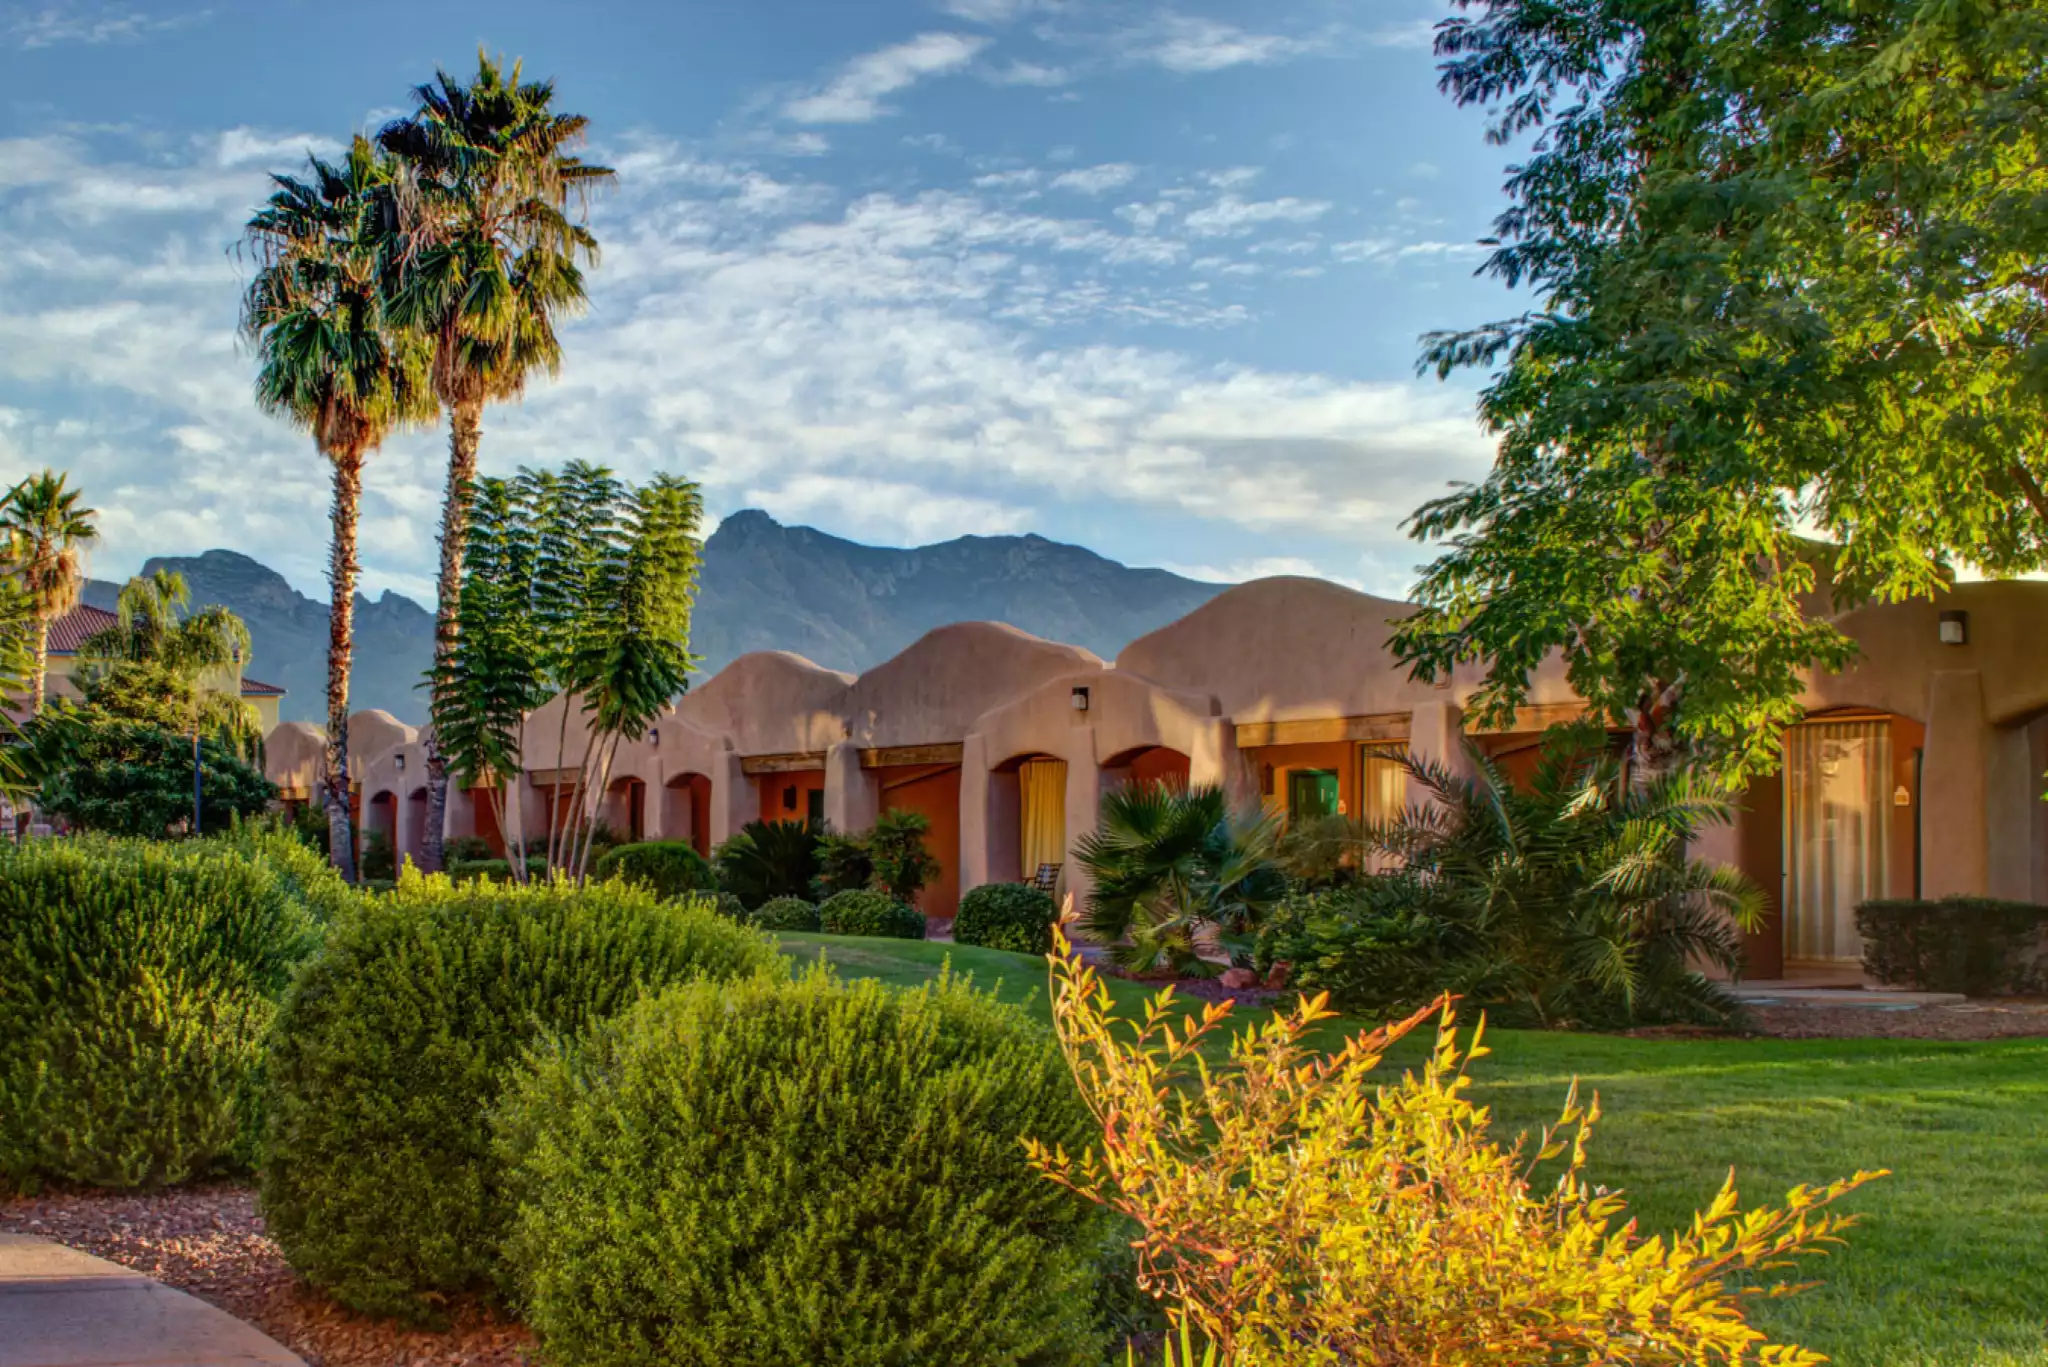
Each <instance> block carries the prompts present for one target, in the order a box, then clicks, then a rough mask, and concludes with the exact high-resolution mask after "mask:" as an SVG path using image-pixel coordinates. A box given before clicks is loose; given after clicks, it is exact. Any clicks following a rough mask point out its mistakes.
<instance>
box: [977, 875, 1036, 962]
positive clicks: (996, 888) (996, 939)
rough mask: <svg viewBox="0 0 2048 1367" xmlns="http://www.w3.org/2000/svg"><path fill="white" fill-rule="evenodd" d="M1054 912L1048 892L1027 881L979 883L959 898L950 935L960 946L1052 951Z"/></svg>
mask: <svg viewBox="0 0 2048 1367" xmlns="http://www.w3.org/2000/svg"><path fill="white" fill-rule="evenodd" d="M1057 915H1058V912H1057V910H1056V909H1055V908H1054V906H1053V902H1052V894H1051V893H1048V892H1046V891H1045V890H1044V889H1042V888H1038V887H1035V886H1033V885H1032V884H1030V883H983V884H982V885H981V886H980V887H978V888H972V889H969V891H968V893H967V895H966V896H965V897H962V898H961V899H960V914H959V915H958V916H956V917H954V918H953V938H954V939H955V940H956V941H958V942H959V943H961V944H963V945H981V946H982V947H984V948H986V949H1007V950H1009V951H1010V952H1011V953H1013V954H1037V955H1044V954H1050V953H1052V924H1053V920H1054V918H1055V917H1056V916H1057Z"/></svg>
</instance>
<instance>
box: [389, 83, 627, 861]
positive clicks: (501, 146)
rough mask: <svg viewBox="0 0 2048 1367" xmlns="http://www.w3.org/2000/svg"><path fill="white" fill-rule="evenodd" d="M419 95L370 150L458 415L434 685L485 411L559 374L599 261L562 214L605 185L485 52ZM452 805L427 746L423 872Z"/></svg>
mask: <svg viewBox="0 0 2048 1367" xmlns="http://www.w3.org/2000/svg"><path fill="white" fill-rule="evenodd" d="M415 94H416V96H417V98H418V101H419V105H418V108H417V109H416V110H414V112H413V113H412V114H410V115H408V116H407V117H405V118H402V119H398V120H395V121H394V122H392V123H390V124H387V125H386V126H385V127H384V129H383V131H382V132H380V133H379V134H378V135H377V140H378V142H379V144H380V145H382V146H383V148H384V149H385V150H386V151H388V152H390V153H391V154H392V155H393V156H395V157H397V158H398V159H399V161H400V162H401V164H402V167H403V177H402V185H401V189H402V194H401V205H402V207H403V210H404V222H403V225H402V226H403V231H404V237H405V249H404V251H403V253H402V254H401V255H400V256H399V258H398V259H397V260H396V262H395V267H396V269H395V273H394V276H393V279H392V281H391V284H390V288H389V296H390V307H391V310H392V314H393V317H394V318H395V319H397V320H398V321H399V322H400V323H402V324H403V325H404V326H406V327H409V328H412V329H414V330H416V331H418V332H419V333H421V334H422V335H424V336H425V337H427V338H429V339H430V340H431V342H432V344H433V348H434V362H433V379H434V391H435V393H436V394H437V395H438V396H439V397H440V400H441V403H442V405H443V406H444V407H446V408H447V409H448V414H449V422H448V490H447V495H446V497H445V498H444V500H443V502H442V506H441V573H440V583H439V586H438V601H437V603H436V606H435V613H434V664H435V670H434V677H435V678H436V679H439V678H440V677H442V675H443V673H444V671H445V668H446V666H447V664H448V661H449V658H450V656H451V655H452V654H453V651H454V645H455V635H456V630H457V625H456V609H457V607H458V604H459V602H460V595H461V590H462V553H463V546H464V543H465V541H466V540H467V536H468V527H469V496H470V488H471V486H472V485H473V484H474V483H475V480H476V470H477V464H476V457H477V441H478V438H479V435H480V433H481V431H482V426H483V410H484V405H485V404H487V403H489V402H491V401H493V400H503V399H513V398H517V397H519V396H520V395H521V394H522V393H524V392H525V389H526V381H527V377H528V376H530V375H531V374H533V372H534V371H536V370H545V371H547V372H548V373H549V374H551V375H552V374H554V373H555V372H556V371H557V370H559V369H560V367H561V361H562V347H561V342H560V340H559V339H558V338H557V337H556V335H555V320H556V318H557V317H558V316H561V315H567V314H571V313H574V312H577V311H579V310H580V309H581V308H582V307H583V305H584V303H585V302H586V296H585V293H584V285H583V263H585V262H589V263H593V264H594V263H595V262H596V260H597V239H596V238H595V237H593V236H592V235H591V233H590V230H589V229H588V228H587V227H585V226H584V224H583V223H582V222H581V221H579V219H577V218H572V217H571V216H570V213H569V202H570V200H571V198H572V197H574V198H575V199H576V200H577V201H578V204H579V206H580V205H582V204H583V203H584V202H585V197H586V196H587V195H588V193H589V191H590V190H591V189H593V188H594V187H596V186H598V185H600V184H603V183H604V182H606V181H608V180H610V179H611V176H612V172H611V170H610V168H609V167H604V166H597V165H593V164H591V163H589V162H586V161H584V160H582V159H581V158H580V157H576V156H573V155H571V154H570V152H569V150H568V149H570V148H572V147H574V146H576V145H577V144H579V143H580V142H581V141H582V139H583V134H584V130H585V127H586V125H587V124H588V120H586V119H585V118H584V117H583V116H582V115H580V114H563V113H557V112H556V111H555V109H554V108H553V105H554V98H555V88H554V84H553V83H552V82H547V81H522V80H521V78H520V66H519V64H518V63H516V62H515V63H513V64H512V66H511V69H510V70H509V71H508V70H506V69H505V68H504V66H503V65H501V64H500V63H498V62H494V61H492V60H491V59H490V57H488V56H487V55H485V54H484V53H482V52H479V53H478V54H477V71H476V76H475V78H474V79H472V80H471V81H469V82H467V83H464V82H463V81H461V80H459V79H457V78H455V77H453V76H450V75H449V74H448V73H447V72H445V71H442V72H437V73H436V74H435V79H434V81H433V83H431V84H428V85H423V86H420V87H418V89H417V90H416V91H415ZM436 692H437V694H438V692H439V686H438V684H437V685H436ZM438 701H439V700H438V697H437V699H436V702H437V707H436V710H437V711H438ZM447 801H448V766H447V761H446V760H445V758H444V757H443V756H442V755H441V754H440V752H439V747H438V746H435V745H433V743H432V741H431V739H430V740H429V749H428V755H427V829H426V839H425V841H424V848H423V851H422V853H423V856H424V858H423V859H422V861H421V862H422V863H423V864H424V865H425V867H427V868H428V869H438V868H439V867H440V866H441V826H442V818H443V814H444V812H445V811H446V808H447Z"/></svg>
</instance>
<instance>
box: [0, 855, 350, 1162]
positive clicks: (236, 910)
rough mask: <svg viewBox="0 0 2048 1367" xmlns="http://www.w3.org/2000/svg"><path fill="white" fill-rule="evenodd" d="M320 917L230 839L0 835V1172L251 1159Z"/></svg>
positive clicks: (289, 878) (293, 885)
mask: <svg viewBox="0 0 2048 1367" xmlns="http://www.w3.org/2000/svg"><path fill="white" fill-rule="evenodd" d="M317 922H318V918H317V916H316V915H315V914H314V913H313V911H312V910H311V909H310V908H309V906H308V904H307V901H306V900H305V897H304V896H303V889H302V888H301V886H300V885H299V884H298V883H297V882H296V881H295V877H294V875H292V874H290V873H287V872H284V871H281V870H280V869H279V868H278V867H276V866H275V865H273V864H270V863H268V862H266V860H265V859H263V858H261V857H258V856H256V855H254V854H251V853H249V852H246V851H244V850H243V849H240V848H237V847H236V846H235V845H234V844H232V843H229V842H225V841H210V840H209V841H191V842H186V843H183V844H179V845H165V844H159V843H150V842H143V841H117V840H32V841H28V842H26V843H24V844H22V845H19V846H15V845H11V844H0V1181H4V1182H5V1183H6V1184H9V1185H14V1186H34V1185H36V1184H38V1183H39V1182H41V1181H44V1180H57V1181H65V1182H81V1183H88V1184H91V1185H95V1186H107V1187H147V1186H158V1185H164V1184H168V1183H174V1182H182V1181H186V1180H189V1179H192V1178H197V1177H206V1176H211V1175H216V1174H220V1173H224V1172H231V1171H237V1170H240V1169H243V1168H245V1167H246V1166H247V1165H248V1163H249V1160H250V1159H251V1157H252V1156H253V1150H254V1142H253V1141H254V1137H255V1136H254V1129H255V1126H254V1116H255V1111H254V1109H253V1103H254V1098H255V1093H254V1089H253V1086H252V1078H253V1075H254V1072H255V1069H256V1068H257V1066H258V1063H259V1061H260V1057H261V1048H262V1041H263V1036H264V1032H265V1030H266V1029H267V1028H268V1026H269V1024H270V1021H271V1017H272V1016H273V1015H274V1014H275V1013H276V1005H275V1003H276V1000H277V998H278V997H279V996H281V995H282V994H283V992H284V989H285V986H286V984H287V983H288V982H289V981H290V978H291V974H292V971H293V969H294V967H295V966H296V965H297V964H298V963H299V962H300V960H302V959H303V958H305V957H306V956H307V955H308V954H310V953H311V952H312V951H313V949H314V948H315V947H316V946H317V944H318V942H319V929H318V924H317Z"/></svg>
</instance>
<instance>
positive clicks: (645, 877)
mask: <svg viewBox="0 0 2048 1367" xmlns="http://www.w3.org/2000/svg"><path fill="white" fill-rule="evenodd" d="M591 871H592V873H594V874H595V875H596V877H597V879H598V881H599V882H609V881H610V880H612V879H614V878H623V879H625V880H626V881H627V882H629V883H644V884H646V885H647V886H648V887H650V888H652V889H654V892H655V894H656V895H657V896H660V897H681V896H683V895H685V894H686V893H692V892H716V891H717V890H718V875H717V874H716V873H714V872H713V871H712V868H711V865H710V863H709V861H707V860H706V859H705V858H704V856H703V855H701V854H699V853H697V851H696V850H695V849H694V848H693V847H692V846H691V845H690V843H689V842H688V841H686V840H648V841H643V842H642V843H640V844H638V845H621V846H619V847H618V848H617V849H615V850H608V851H606V852H605V853H604V854H603V855H602V856H601V857H600V858H599V859H598V861H597V864H596V865H595V867H594V868H593V869H592V870H591Z"/></svg>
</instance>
